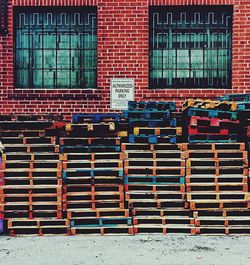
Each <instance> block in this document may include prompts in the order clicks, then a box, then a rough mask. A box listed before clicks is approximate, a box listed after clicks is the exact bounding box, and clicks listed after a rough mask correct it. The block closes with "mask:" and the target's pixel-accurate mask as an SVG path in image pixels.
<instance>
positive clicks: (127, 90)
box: [110, 78, 134, 110]
mask: <svg viewBox="0 0 250 265" xmlns="http://www.w3.org/2000/svg"><path fill="white" fill-rule="evenodd" d="M110 88H111V91H110V93H111V95H110V96H111V97H110V108H111V109H112V110H127V109H128V102H129V101H133V100H134V79H132V78H113V79H111V84H110Z"/></svg>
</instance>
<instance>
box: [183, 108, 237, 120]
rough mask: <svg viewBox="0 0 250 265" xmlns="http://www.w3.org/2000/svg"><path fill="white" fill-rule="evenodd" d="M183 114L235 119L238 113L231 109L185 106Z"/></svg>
mask: <svg viewBox="0 0 250 265" xmlns="http://www.w3.org/2000/svg"><path fill="white" fill-rule="evenodd" d="M184 114H185V115H187V116H189V117H191V116H199V117H209V118H221V119H229V120H237V118H238V113H237V112H233V111H222V110H210V109H200V108H187V109H186V110H185V111H184Z"/></svg>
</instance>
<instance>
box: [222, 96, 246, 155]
mask: <svg viewBox="0 0 250 265" xmlns="http://www.w3.org/2000/svg"><path fill="white" fill-rule="evenodd" d="M218 99H219V100H220V101H224V100H228V101H229V100H230V101H232V102H234V104H235V105H236V110H237V113H238V117H239V122H240V123H239V126H238V138H239V140H240V141H244V142H245V143H246V147H247V149H248V151H249V150H250V148H249V147H250V94H229V95H225V96H221V97H219V98H218ZM248 157H249V159H250V152H249V156H248Z"/></svg>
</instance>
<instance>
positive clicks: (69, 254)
mask: <svg viewBox="0 0 250 265" xmlns="http://www.w3.org/2000/svg"><path fill="white" fill-rule="evenodd" d="M0 264H2V265H85V264H87V265H92V264H93V265H99V264H102V265H103V264H107V265H147V264H152V265H185V264H192V265H193V264H194V265H197V264H202V265H212V264H213V265H214V264H218V265H224V264H225V265H231V264H232V265H243V264H244V265H247V264H250V237H244V236H240V237H238V236H234V237H233V236H209V237H208V236H182V235H181V236H180V235H167V236H154V235H150V236H147V235H145V236H138V235H137V236H51V237H48V236H47V237H46V236H43V237H3V236H2V237H0Z"/></svg>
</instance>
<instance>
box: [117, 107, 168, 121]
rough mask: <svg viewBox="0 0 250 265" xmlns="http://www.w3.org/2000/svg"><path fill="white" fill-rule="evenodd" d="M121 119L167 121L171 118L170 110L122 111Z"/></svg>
mask: <svg viewBox="0 0 250 265" xmlns="http://www.w3.org/2000/svg"><path fill="white" fill-rule="evenodd" d="M121 116H122V118H124V119H128V118H139V119H155V118H156V119H157V118H163V119H169V118H170V116H171V112H170V110H163V111H161V110H143V109H142V110H124V111H123V112H122V114H121Z"/></svg>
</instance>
